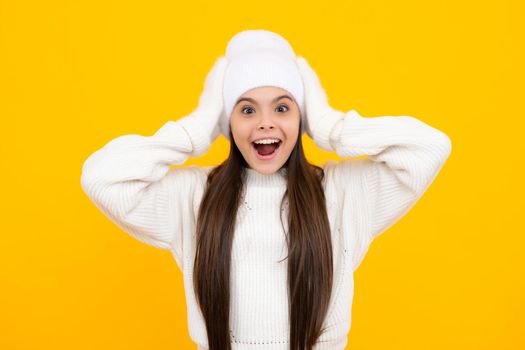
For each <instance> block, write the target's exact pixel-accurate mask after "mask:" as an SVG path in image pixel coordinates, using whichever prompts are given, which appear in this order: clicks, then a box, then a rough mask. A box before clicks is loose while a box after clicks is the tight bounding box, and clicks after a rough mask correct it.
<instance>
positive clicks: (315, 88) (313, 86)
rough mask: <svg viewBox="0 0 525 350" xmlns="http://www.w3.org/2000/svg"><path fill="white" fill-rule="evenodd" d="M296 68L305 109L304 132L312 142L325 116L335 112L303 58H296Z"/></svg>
mask: <svg viewBox="0 0 525 350" xmlns="http://www.w3.org/2000/svg"><path fill="white" fill-rule="evenodd" d="M296 63H297V67H298V68H299V72H300V74H301V77H302V79H303V85H304V99H305V108H306V123H305V131H306V133H307V134H308V136H310V137H311V138H312V139H313V140H314V141H317V136H318V135H317V133H316V132H317V131H318V130H319V128H320V125H319V123H322V121H323V119H324V117H325V116H327V115H328V114H330V113H332V112H337V111H336V110H335V109H334V108H332V107H331V106H330V105H329V103H328V98H327V96H326V93H325V91H324V89H323V87H322V86H321V82H320V81H319V78H318V77H317V74H316V73H315V71H314V70H313V69H312V67H310V65H309V64H308V62H307V61H306V59H305V58H303V57H301V56H297V57H296Z"/></svg>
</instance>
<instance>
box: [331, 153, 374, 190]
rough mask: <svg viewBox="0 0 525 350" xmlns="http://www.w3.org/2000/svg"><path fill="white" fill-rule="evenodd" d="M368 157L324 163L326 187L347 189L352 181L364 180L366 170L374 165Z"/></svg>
mask: <svg viewBox="0 0 525 350" xmlns="http://www.w3.org/2000/svg"><path fill="white" fill-rule="evenodd" d="M372 163H373V162H372V161H371V160H370V159H368V158H361V159H353V160H341V161H334V160H329V161H327V162H326V163H325V164H324V165H323V171H324V179H323V182H324V185H325V188H329V187H334V188H337V189H340V190H342V189H345V188H347V187H348V186H349V185H350V184H351V183H358V182H360V181H363V177H364V175H365V173H366V170H367V169H369V168H370V167H371V166H372Z"/></svg>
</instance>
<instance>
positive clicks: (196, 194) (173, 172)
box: [166, 165, 216, 209]
mask: <svg viewBox="0 0 525 350" xmlns="http://www.w3.org/2000/svg"><path fill="white" fill-rule="evenodd" d="M215 167H216V166H197V165H188V166H180V167H175V168H171V169H170V170H169V172H168V174H167V175H166V186H167V187H168V191H170V192H171V194H170V197H171V198H172V199H173V204H174V205H177V204H179V205H181V204H183V205H186V204H190V203H191V204H192V205H193V208H194V209H196V208H197V207H198V205H199V204H200V200H201V198H202V195H203V193H204V190H205V188H206V182H207V180H208V175H209V173H210V172H211V171H212V170H213V169H214V168H215Z"/></svg>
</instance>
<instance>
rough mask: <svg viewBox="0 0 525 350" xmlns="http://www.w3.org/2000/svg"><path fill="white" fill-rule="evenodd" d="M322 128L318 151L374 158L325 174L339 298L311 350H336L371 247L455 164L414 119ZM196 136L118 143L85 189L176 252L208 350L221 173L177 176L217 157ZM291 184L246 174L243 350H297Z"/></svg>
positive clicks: (445, 140)
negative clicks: (200, 213) (209, 222)
mask: <svg viewBox="0 0 525 350" xmlns="http://www.w3.org/2000/svg"><path fill="white" fill-rule="evenodd" d="M325 121H326V122H325V124H324V125H323V126H322V128H323V130H317V133H316V135H315V136H314V140H315V141H316V143H317V144H318V145H319V146H320V147H321V148H323V149H325V150H328V151H335V152H336V153H337V154H338V155H339V156H341V157H358V156H362V155H368V157H367V158H359V159H352V160H349V159H346V160H343V161H339V162H335V161H328V162H327V163H326V164H325V165H324V166H323V168H324V170H325V179H324V182H323V186H324V189H325V195H326V198H327V208H328V216H329V220H330V225H331V232H332V244H333V249H334V288H333V295H332V302H331V305H330V307H329V311H328V316H327V319H326V321H325V326H326V327H327V331H326V332H325V333H324V334H323V335H322V336H321V338H320V339H319V343H318V344H316V346H315V347H314V349H316V350H321V349H323V350H327V349H330V350H339V349H344V348H345V346H346V343H347V336H348V333H349V331H350V325H351V308H352V299H353V292H354V284H353V283H354V282H353V272H354V271H355V270H356V268H357V267H358V266H359V264H360V263H361V261H362V260H363V258H364V256H365V254H366V252H367V250H368V248H369V246H370V243H371V242H372V241H373V240H374V238H375V237H377V236H378V235H379V234H381V233H382V232H384V231H385V230H386V229H388V228H389V227H390V226H392V225H393V224H394V223H395V222H397V221H398V220H399V219H400V218H401V217H402V216H403V215H404V214H405V213H406V212H407V211H408V210H409V209H411V208H412V206H413V205H414V204H415V203H416V201H417V200H418V199H419V198H420V197H421V195H422V194H423V193H424V192H425V190H426V189H427V188H428V187H429V185H430V184H431V183H432V182H433V180H434V178H435V177H436V176H437V174H438V172H439V171H440V170H441V168H442V166H443V165H444V163H445V161H446V160H447V158H448V156H449V154H450V152H451V141H450V139H449V137H448V136H447V135H446V134H444V133H443V132H441V131H439V130H437V129H435V128H433V127H431V126H429V125H428V124H425V123H423V122H422V121H420V120H418V119H416V118H414V117H409V116H384V117H363V116H361V115H359V114H358V113H357V112H356V111H355V110H350V111H349V112H347V113H343V112H337V111H334V112H333V113H332V115H330V116H328V117H327V118H326V120H325ZM189 129H190V128H188V127H187V128H186V129H184V128H182V127H181V125H180V124H179V123H178V121H168V122H166V123H165V124H164V125H163V126H162V127H161V128H160V129H159V130H158V131H157V132H156V133H155V134H154V135H152V136H141V135H136V134H132V135H123V136H120V137H117V138H115V139H114V140H112V141H110V142H108V143H107V144H106V145H105V146H104V147H102V148H101V149H99V150H97V151H96V152H94V153H93V154H92V155H91V156H90V157H89V158H88V159H87V160H86V161H85V162H84V165H83V168H82V176H81V185H82V188H83V190H84V191H85V193H86V194H87V195H88V196H89V198H90V199H91V200H92V201H93V203H94V204H95V205H96V206H97V208H99V209H100V210H101V211H102V212H103V213H104V214H105V215H106V216H107V217H108V218H109V219H110V220H111V221H112V222H114V223H115V224H116V225H118V226H119V227H120V228H122V229H123V230H124V231H125V232H127V233H129V234H130V235H132V236H133V237H135V238H137V239H139V240H141V241H143V242H145V243H147V244H150V245H152V246H155V247H158V248H161V249H168V250H170V251H171V252H172V254H173V256H174V258H175V260H176V263H177V265H178V266H179V267H180V269H181V270H182V272H183V276H184V286H185V293H186V302H187V312H188V326H189V332H190V337H191V338H192V339H193V341H194V342H195V343H196V344H197V345H198V348H199V349H207V347H208V343H207V335H206V328H205V326H204V321H203V318H202V314H201V312H200V310H199V309H198V307H197V304H196V299H195V296H194V291H193V288H192V286H193V284H192V269H193V258H194V249H195V224H196V220H197V210H198V207H199V204H200V200H201V198H202V195H203V190H204V185H205V182H206V176H207V174H208V172H209V171H210V170H211V169H212V168H213V167H210V166H209V167H197V166H185V167H179V168H171V167H170V164H176V165H182V164H183V163H184V162H185V161H186V159H187V158H188V157H190V156H192V155H195V154H200V153H201V152H202V151H203V150H205V149H206V148H207V147H209V140H208V141H207V140H206V135H197V132H193V133H192V134H190V133H189V132H188V130H189ZM194 130H198V127H197V126H196V128H195V129H194ZM208 138H209V137H208ZM285 172H286V170H284V169H281V170H279V171H278V172H276V173H274V174H271V175H264V174H260V173H258V172H256V171H255V170H252V169H247V175H248V177H247V190H246V195H245V198H244V199H243V202H242V206H241V208H240V209H239V213H238V218H237V223H236V230H235V238H234V242H233V250H232V271H231V273H232V275H231V311H230V312H231V317H230V319H231V321H230V333H231V339H232V349H235V350H242V349H268V350H270V349H272V350H285V349H288V348H289V337H288V332H289V324H288V312H287V310H288V300H287V284H286V273H287V267H286V261H287V260H284V261H283V262H281V263H278V260H281V259H283V258H284V257H285V255H286V252H287V250H286V241H285V234H284V232H283V228H282V227H281V224H280V220H279V215H280V209H279V204H280V200H281V198H282V196H283V194H284V191H285V190H286V180H285V178H284V176H283V175H284V174H285ZM305 205H306V203H305ZM284 210H287V207H285V208H284ZM284 221H285V222H284V224H286V220H284Z"/></svg>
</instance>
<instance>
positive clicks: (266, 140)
mask: <svg viewBox="0 0 525 350" xmlns="http://www.w3.org/2000/svg"><path fill="white" fill-rule="evenodd" d="M277 142H279V140H278V139H262V140H257V141H253V143H257V144H261V143H264V144H270V143H277Z"/></svg>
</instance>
